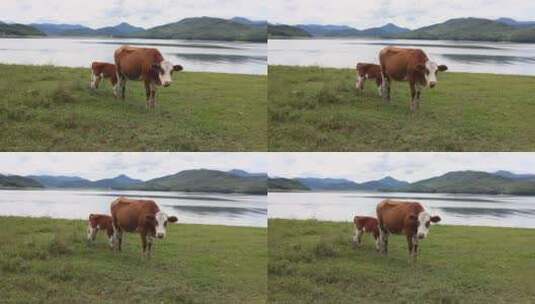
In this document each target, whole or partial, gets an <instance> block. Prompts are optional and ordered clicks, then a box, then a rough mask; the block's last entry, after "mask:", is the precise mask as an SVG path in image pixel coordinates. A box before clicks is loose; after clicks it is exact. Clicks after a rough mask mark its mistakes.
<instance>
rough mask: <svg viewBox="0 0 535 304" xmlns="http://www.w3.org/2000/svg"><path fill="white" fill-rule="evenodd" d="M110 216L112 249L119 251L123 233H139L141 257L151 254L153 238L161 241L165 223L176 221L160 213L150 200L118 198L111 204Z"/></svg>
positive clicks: (165, 228)
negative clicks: (111, 222) (112, 231)
mask: <svg viewBox="0 0 535 304" xmlns="http://www.w3.org/2000/svg"><path fill="white" fill-rule="evenodd" d="M111 216H112V220H113V230H114V248H115V250H119V251H120V250H121V249H122V248H121V247H122V241H123V232H133V233H139V235H140V236H141V244H142V247H143V251H142V255H148V257H150V256H151V254H152V240H153V238H159V239H163V238H164V237H165V234H166V230H167V223H174V222H176V221H177V220H178V219H177V218H176V217H175V216H168V215H167V214H166V213H164V212H162V211H160V208H158V205H156V203H155V202H154V201H151V200H137V199H136V200H134V199H128V198H124V197H120V198H118V199H116V200H114V201H113V202H112V203H111Z"/></svg>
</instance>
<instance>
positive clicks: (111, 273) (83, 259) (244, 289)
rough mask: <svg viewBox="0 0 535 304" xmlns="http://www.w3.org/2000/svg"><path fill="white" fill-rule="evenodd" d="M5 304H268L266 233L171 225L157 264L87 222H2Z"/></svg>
mask: <svg viewBox="0 0 535 304" xmlns="http://www.w3.org/2000/svg"><path fill="white" fill-rule="evenodd" d="M0 226H1V227H2V229H0V239H1V240H2V244H1V245H0V294H1V295H2V297H1V300H0V302H2V303H265V301H266V284H267V282H266V276H267V275H266V263H267V249H266V229H260V228H241V227H240V228H238V227H224V226H204V225H186V224H177V225H169V228H168V233H169V234H168V237H167V238H166V239H165V240H163V241H156V243H155V245H154V246H155V247H154V252H153V257H152V259H151V260H147V259H143V258H142V257H141V241H140V239H139V236H137V235H134V234H128V235H126V239H125V241H126V243H124V244H123V246H124V247H123V252H122V253H119V254H114V253H113V251H111V250H110V249H109V247H108V244H107V240H106V237H105V236H104V234H99V235H97V241H96V243H95V244H93V245H90V246H88V245H87V244H86V241H85V236H86V234H85V228H86V224H85V222H83V221H70V220H55V219H46V218H35V219H30V218H21V217H0Z"/></svg>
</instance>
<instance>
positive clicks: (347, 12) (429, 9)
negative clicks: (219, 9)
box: [269, 0, 535, 29]
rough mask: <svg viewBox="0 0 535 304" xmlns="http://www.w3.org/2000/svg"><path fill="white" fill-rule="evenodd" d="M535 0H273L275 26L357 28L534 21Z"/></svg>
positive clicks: (270, 9)
mask: <svg viewBox="0 0 535 304" xmlns="http://www.w3.org/2000/svg"><path fill="white" fill-rule="evenodd" d="M533 12H535V1H532V0H448V1H444V0H361V1H358V0H331V1H325V0H270V1H269V21H270V22H272V23H285V24H301V23H319V24H344V25H349V26H353V27H355V28H358V29H364V28H369V27H376V26H382V25H384V24H386V23H389V22H392V23H394V24H397V25H399V26H403V27H408V28H411V29H415V28H419V27H422V26H426V25H431V24H435V23H439V22H443V21H446V20H448V19H451V18H459V17H481V18H490V19H497V18H500V17H510V18H515V19H518V20H535V15H534V14H533Z"/></svg>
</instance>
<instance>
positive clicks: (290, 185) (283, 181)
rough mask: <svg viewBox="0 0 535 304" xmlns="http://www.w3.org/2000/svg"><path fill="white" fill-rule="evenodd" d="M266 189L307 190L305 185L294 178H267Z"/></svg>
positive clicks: (280, 190) (277, 190)
mask: <svg viewBox="0 0 535 304" xmlns="http://www.w3.org/2000/svg"><path fill="white" fill-rule="evenodd" d="M268 189H269V191H271V192H291V191H308V190H310V189H309V188H308V187H307V186H305V185H303V184H302V183H301V182H299V181H298V180H295V179H289V178H281V177H276V178H269V179H268Z"/></svg>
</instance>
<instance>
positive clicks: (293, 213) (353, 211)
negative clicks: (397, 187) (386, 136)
mask: <svg viewBox="0 0 535 304" xmlns="http://www.w3.org/2000/svg"><path fill="white" fill-rule="evenodd" d="M385 198H393V199H400V200H411V201H418V202H420V203H422V204H423V205H424V208H426V209H427V210H428V211H430V212H431V213H432V214H438V215H440V217H441V218H442V221H441V224H445V225H470V226H495V227H522V228H535V197H529V196H512V195H470V194H442V193H441V194H437V193H379V192H298V193H278V192H275V193H273V192H272V193H269V195H268V208H269V212H268V216H269V217H270V218H285V219H312V218H315V219H318V220H326V221H352V220H353V216H355V215H367V216H373V217H376V215H375V214H376V213H375V208H376V206H377V204H378V203H379V202H380V201H381V200H383V199H385Z"/></svg>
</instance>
